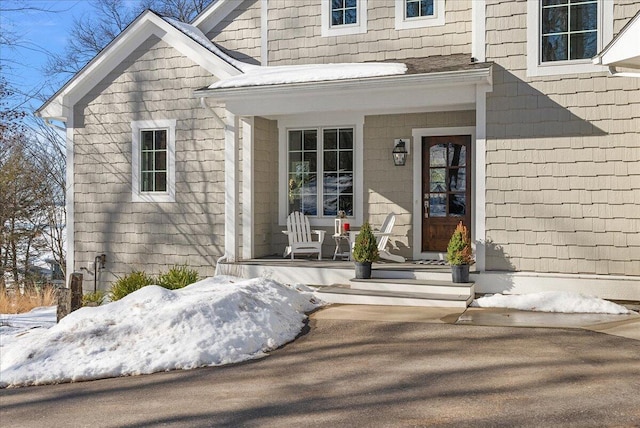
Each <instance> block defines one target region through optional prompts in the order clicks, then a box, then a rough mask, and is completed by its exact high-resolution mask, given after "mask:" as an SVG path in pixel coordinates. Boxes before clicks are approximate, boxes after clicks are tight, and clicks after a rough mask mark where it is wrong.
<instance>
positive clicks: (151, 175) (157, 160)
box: [140, 129, 167, 192]
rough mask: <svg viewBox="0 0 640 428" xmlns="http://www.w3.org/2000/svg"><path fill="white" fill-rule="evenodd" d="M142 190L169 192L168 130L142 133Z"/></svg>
mask: <svg viewBox="0 0 640 428" xmlns="http://www.w3.org/2000/svg"><path fill="white" fill-rule="evenodd" d="M140 139H141V140H142V145H141V152H140V189H141V191H142V192H166V191H167V130H166V129H160V130H144V131H140Z"/></svg>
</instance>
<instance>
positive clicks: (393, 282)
mask: <svg viewBox="0 0 640 428" xmlns="http://www.w3.org/2000/svg"><path fill="white" fill-rule="evenodd" d="M349 283H350V284H351V288H352V289H357V290H373V291H393V292H402V293H426V294H444V295H454V296H455V295H465V296H474V295H475V284H474V283H473V282H470V283H464V284H460V283H455V282H451V281H434V280H421V279H406V278H370V279H356V278H352V279H350V280H349Z"/></svg>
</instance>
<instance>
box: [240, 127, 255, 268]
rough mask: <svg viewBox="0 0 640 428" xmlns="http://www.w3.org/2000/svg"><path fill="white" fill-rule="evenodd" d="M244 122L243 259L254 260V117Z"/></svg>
mask: <svg viewBox="0 0 640 428" xmlns="http://www.w3.org/2000/svg"><path fill="white" fill-rule="evenodd" d="M241 121H242V258H243V259H245V260H248V259H252V258H253V254H254V253H253V245H254V241H255V240H254V221H253V213H254V209H253V206H254V204H253V191H254V187H253V137H254V134H253V117H243V118H242V119H241Z"/></svg>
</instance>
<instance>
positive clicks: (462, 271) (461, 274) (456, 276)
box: [451, 265, 469, 284]
mask: <svg viewBox="0 0 640 428" xmlns="http://www.w3.org/2000/svg"><path fill="white" fill-rule="evenodd" d="M451 277H452V281H453V282H455V283H456V284H458V283H465V282H469V265H455V266H451Z"/></svg>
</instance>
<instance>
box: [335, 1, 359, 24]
mask: <svg viewBox="0 0 640 428" xmlns="http://www.w3.org/2000/svg"><path fill="white" fill-rule="evenodd" d="M357 23H358V2H357V0H331V26H332V27H335V26H337V25H349V24H357Z"/></svg>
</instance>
